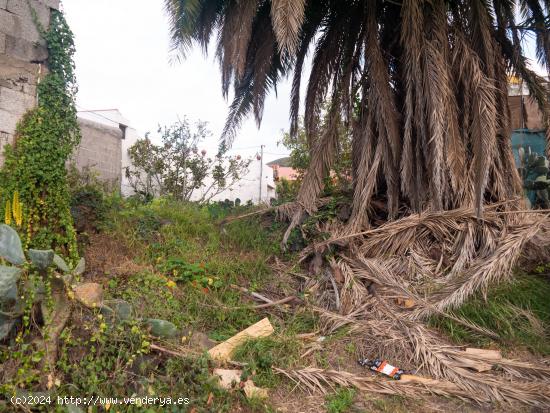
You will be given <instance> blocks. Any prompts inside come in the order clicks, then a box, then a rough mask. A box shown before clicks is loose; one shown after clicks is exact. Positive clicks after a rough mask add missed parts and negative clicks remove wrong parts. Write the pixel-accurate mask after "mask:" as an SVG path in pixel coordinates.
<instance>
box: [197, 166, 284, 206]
mask: <svg viewBox="0 0 550 413" xmlns="http://www.w3.org/2000/svg"><path fill="white" fill-rule="evenodd" d="M260 171H261V172H262V173H261V174H260ZM211 182H212V181H211V179H206V182H205V185H204V186H203V187H202V188H200V189H197V190H195V192H194V193H193V195H192V197H191V199H192V200H193V201H197V200H199V199H201V198H202V196H203V194H204V191H205V190H206V188H208V186H209V183H211ZM275 197H276V194H275V182H274V180H273V169H271V168H270V167H269V166H267V165H266V163H265V160H264V161H263V162H262V161H261V160H260V159H257V158H256V157H254V158H253V160H252V162H251V163H250V165H249V166H248V173H247V174H246V175H245V176H243V177H242V179H240V180H239V181H238V182H236V183H235V184H234V185H233V186H231V187H230V188H226V189H224V190H223V191H222V192H220V193H219V194H217V195H215V196H214V197H212V201H225V200H226V199H229V200H230V201H235V200H236V199H240V200H241V204H245V203H247V202H248V201H251V202H252V203H253V204H256V205H257V204H260V203H263V204H269V202H270V200H271V199H272V198H275Z"/></svg>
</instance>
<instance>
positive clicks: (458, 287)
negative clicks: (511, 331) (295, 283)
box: [295, 204, 550, 407]
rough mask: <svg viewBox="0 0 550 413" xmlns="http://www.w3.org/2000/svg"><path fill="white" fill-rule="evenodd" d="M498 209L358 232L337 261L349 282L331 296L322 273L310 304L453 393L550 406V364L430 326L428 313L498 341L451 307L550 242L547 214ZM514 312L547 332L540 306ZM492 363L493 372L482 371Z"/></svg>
mask: <svg viewBox="0 0 550 413" xmlns="http://www.w3.org/2000/svg"><path fill="white" fill-rule="evenodd" d="M499 207H502V204H501V205H499ZM500 212H503V211H501V210H499V208H498V207H497V206H493V207H491V206H490V207H488V208H486V210H485V216H484V218H483V219H482V220H480V219H478V218H477V217H476V216H475V213H474V211H473V210H471V209H459V210H454V211H446V212H438V213H426V214H419V215H412V216H408V217H405V218H402V219H400V220H396V221H391V222H388V223H385V224H383V225H382V226H380V227H378V228H374V229H372V230H369V231H366V232H364V233H363V234H362V235H361V236H358V237H355V238H354V242H353V243H352V244H350V248H349V249H348V250H343V251H341V252H340V253H339V257H338V258H336V259H331V260H330V268H331V269H332V270H333V271H335V273H336V270H335V268H337V271H338V274H339V277H340V283H341V285H342V287H341V288H338V291H339V298H338V300H337V301H336V300H334V299H331V295H333V293H332V291H333V290H334V288H333V282H332V281H329V280H325V279H323V278H319V279H317V280H316V281H315V289H313V290H311V292H312V297H313V299H314V300H315V302H316V303H318V305H317V306H313V307H311V309H312V310H313V311H315V312H316V313H318V314H319V316H320V319H321V324H320V326H321V329H322V331H323V332H324V333H325V334H331V333H332V332H334V331H336V330H337V329H340V328H342V327H344V326H347V327H348V328H349V331H350V332H351V333H352V334H355V335H358V336H361V337H364V343H363V344H364V349H365V351H366V352H367V353H368V354H373V355H384V357H385V358H388V359H391V360H395V362H396V363H397V362H399V363H404V364H406V363H411V366H415V367H416V368H419V369H420V371H421V372H424V374H425V375H428V376H430V377H433V378H435V379H438V380H443V381H445V382H449V383H451V384H452V385H454V386H456V387H455V388H454V389H455V391H454V392H453V391H451V393H452V394H455V395H457V396H458V397H461V395H463V394H467V395H468V396H467V397H468V398H470V399H472V400H475V401H477V402H486V401H493V402H500V401H506V402H522V403H527V404H531V405H533V406H546V407H547V406H550V368H549V367H548V365H547V362H545V361H542V362H541V363H540V364H536V363H535V364H531V363H524V362H520V361H514V360H507V359H501V360H492V359H489V358H485V357H484V356H483V355H479V354H469V353H466V352H465V351H463V350H462V349H461V348H459V347H456V346H452V345H449V344H448V343H447V341H446V340H445V339H444V338H443V337H441V336H440V335H438V334H436V333H434V332H433V331H431V330H430V329H428V328H427V327H426V326H425V325H424V322H425V320H427V318H428V317H429V316H431V315H437V316H439V317H446V318H449V319H451V320H453V321H454V322H455V323H458V324H460V325H462V326H464V327H465V328H467V329H469V330H471V331H473V332H475V333H477V334H482V335H484V336H488V337H491V338H493V339H496V340H499V337H498V335H496V334H495V333H494V332H493V331H490V330H488V329H486V328H484V327H481V326H478V325H476V324H475V323H473V322H471V321H470V320H467V319H464V318H463V317H460V316H458V315H455V314H453V313H452V309H455V308H457V307H458V306H460V305H461V304H462V303H464V302H465V301H466V300H467V299H468V298H470V297H471V296H473V295H474V294H478V295H479V294H482V295H485V294H486V292H487V290H488V288H489V287H490V286H494V285H496V284H499V283H501V282H503V281H507V280H509V279H510V278H511V277H512V274H513V269H514V268H515V267H516V266H517V264H518V262H519V260H520V259H521V257H522V253H523V252H524V251H525V250H526V249H529V250H532V249H544V248H548V246H550V231H549V229H550V219H549V217H548V215H546V214H545V213H540V212H539V213H536V212H531V211H530V212H529V213H522V212H521V211H520V212H518V213H517V214H502V213H500ZM336 239H337V237H333V238H332V240H336ZM318 245H319V244H318ZM318 245H317V247H316V248H317V249H318V248H319V247H318ZM303 256H306V254H304V255H303ZM327 268H328V267H327ZM306 287H307V286H306ZM336 302H339V303H341V305H340V307H337V306H336ZM515 313H517V316H518V317H524V318H526V319H527V321H528V322H529V323H531V324H532V325H533V326H534V327H533V328H538V330H540V328H541V326H540V323H539V324H537V321H538V320H537V319H536V318H535V317H534V316H533V314H532V313H530V312H528V311H526V310H522V309H519V308H518V309H517V310H516V311H515ZM475 370H477V371H475ZM486 370H490V373H480V371H486ZM302 373H307V374H306V375H303V374H302ZM302 373H300V374H299V376H300V377H302V379H304V380H306V381H307V377H308V374H309V375H311V374H312V373H311V372H310V371H306V372H302ZM317 373H319V372H317ZM317 373H316V374H317ZM319 374H320V373H319ZM329 376H330V375H329ZM296 377H297V376H296ZM296 377H295V378H296ZM311 377H313V378H315V377H317V376H316V375H315V374H313V375H312V376H311ZM317 381H321V379H320V378H319V377H317ZM309 383H310V384H312V383H313V384H314V383H315V381H314V380H313V381H309ZM325 384H326V383H325ZM377 386H378V385H377ZM377 389H378V390H373V391H379V392H383V391H385V390H386V387H384V386H382V387H377ZM396 391H397V390H396ZM406 392H407V390H406V389H405V390H403V392H402V393H399V394H406Z"/></svg>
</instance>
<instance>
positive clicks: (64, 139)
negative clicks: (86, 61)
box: [0, 10, 80, 262]
mask: <svg viewBox="0 0 550 413" xmlns="http://www.w3.org/2000/svg"><path fill="white" fill-rule="evenodd" d="M35 23H36V25H37V27H38V29H39V31H40V33H41V35H42V37H43V39H44V40H45V42H46V45H47V48H48V59H47V61H46V62H45V63H46V64H47V67H48V72H47V74H46V75H45V76H44V77H42V78H41V79H40V83H39V84H38V86H37V91H36V92H37V106H36V107H35V108H33V109H31V110H29V111H27V112H26V113H25V115H24V116H23V117H22V118H21V120H19V122H18V123H17V127H16V131H15V136H14V140H13V144H12V145H7V146H6V148H5V151H4V156H5V160H4V165H3V166H2V169H0V197H1V198H0V209H1V211H2V213H3V214H4V216H5V220H6V223H7V224H12V222H11V218H10V212H13V211H10V209H12V208H10V205H11V204H12V203H14V201H13V200H14V199H15V198H17V199H18V202H17V203H18V204H19V205H20V207H19V208H20V209H21V211H20V212H19V214H17V215H19V219H18V220H15V229H16V230H17V232H19V234H20V235H22V238H23V239H24V243H25V246H26V247H27V248H36V249H50V248H51V249H54V250H55V251H56V252H58V254H60V255H64V256H65V257H67V258H69V259H70V261H71V262H75V261H76V260H77V258H78V252H77V250H76V234H75V230H74V227H73V222H72V217H71V214H70V209H69V205H70V200H69V193H68V187H67V181H66V176H67V171H66V168H65V164H66V162H67V160H68V159H69V157H70V155H71V154H72V153H73V151H74V149H75V147H76V146H77V145H78V143H79V141H80V130H79V128H78V123H77V118H76V107H75V94H76V91H77V86H76V79H75V74H74V61H73V56H74V52H75V48H74V40H73V34H72V32H71V30H70V28H69V26H68V25H67V22H66V20H65V18H64V16H63V14H62V13H61V12H59V11H57V10H53V11H52V13H51V18H50V23H49V25H48V26H47V27H44V26H43V25H41V23H40V22H39V21H38V20H37V19H36V20H35ZM14 217H15V216H14Z"/></svg>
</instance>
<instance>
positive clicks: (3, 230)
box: [0, 224, 25, 265]
mask: <svg viewBox="0 0 550 413" xmlns="http://www.w3.org/2000/svg"><path fill="white" fill-rule="evenodd" d="M0 257H2V258H4V259H5V260H6V261H8V262H9V263H11V264H13V265H23V264H24V263H25V254H23V248H22V247H21V239H19V235H17V232H15V230H14V229H13V228H12V227H10V226H8V225H6V224H0Z"/></svg>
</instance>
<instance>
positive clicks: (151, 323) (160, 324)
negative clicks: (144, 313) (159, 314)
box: [143, 318, 178, 338]
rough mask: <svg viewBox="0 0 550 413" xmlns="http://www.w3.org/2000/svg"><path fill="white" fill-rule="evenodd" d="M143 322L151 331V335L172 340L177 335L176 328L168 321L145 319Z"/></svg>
mask: <svg viewBox="0 0 550 413" xmlns="http://www.w3.org/2000/svg"><path fill="white" fill-rule="evenodd" d="M143 322H144V323H145V325H146V326H148V327H149V328H150V329H151V334H153V335H154V336H157V337H162V338H172V337H175V336H176V335H177V334H178V328H177V327H176V326H175V325H174V324H172V323H171V322H170V321H166V320H158V319H156V318H147V319H145V320H143Z"/></svg>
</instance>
